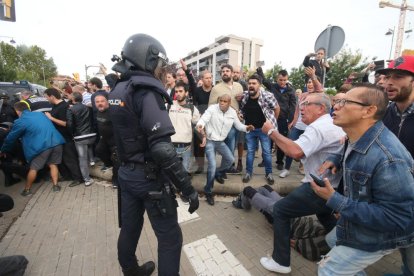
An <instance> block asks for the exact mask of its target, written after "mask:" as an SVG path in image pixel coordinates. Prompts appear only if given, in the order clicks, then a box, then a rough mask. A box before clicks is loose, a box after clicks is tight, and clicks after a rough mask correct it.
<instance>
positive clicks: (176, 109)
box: [169, 81, 200, 173]
mask: <svg viewBox="0 0 414 276" xmlns="http://www.w3.org/2000/svg"><path fill="white" fill-rule="evenodd" d="M175 95H176V99H177V100H175V101H173V104H172V105H171V107H170V110H169V115H170V120H171V122H172V125H173V126H174V129H175V134H174V135H173V136H171V141H172V143H173V145H174V147H175V151H176V152H177V155H178V156H179V157H181V158H182V160H183V165H184V168H185V170H186V171H187V173H190V159H191V140H192V137H193V127H192V124H194V125H195V124H196V123H197V122H198V120H199V119H200V113H199V112H198V109H197V108H196V107H195V106H194V105H193V104H191V103H187V100H186V99H187V96H188V85H187V84H185V83H184V82H183V81H178V82H177V83H176V84H175Z"/></svg>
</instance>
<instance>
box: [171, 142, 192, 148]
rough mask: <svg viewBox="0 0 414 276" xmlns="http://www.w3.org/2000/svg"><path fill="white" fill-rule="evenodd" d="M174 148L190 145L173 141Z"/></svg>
mask: <svg viewBox="0 0 414 276" xmlns="http://www.w3.org/2000/svg"><path fill="white" fill-rule="evenodd" d="M173 145H174V147H176V148H185V147H188V146H190V145H191V143H173Z"/></svg>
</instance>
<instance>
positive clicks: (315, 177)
mask: <svg viewBox="0 0 414 276" xmlns="http://www.w3.org/2000/svg"><path fill="white" fill-rule="evenodd" d="M310 176H311V177H312V179H313V181H315V183H316V185H318V186H319V187H325V182H323V180H322V179H320V178H319V177H317V176H315V175H313V174H310Z"/></svg>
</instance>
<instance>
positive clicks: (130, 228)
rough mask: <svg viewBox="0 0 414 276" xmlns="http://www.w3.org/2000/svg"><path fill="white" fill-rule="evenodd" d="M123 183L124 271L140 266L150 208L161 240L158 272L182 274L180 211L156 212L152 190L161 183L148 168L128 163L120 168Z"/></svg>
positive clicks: (170, 275) (120, 252) (121, 253)
mask: <svg viewBox="0 0 414 276" xmlns="http://www.w3.org/2000/svg"><path fill="white" fill-rule="evenodd" d="M118 180H119V185H120V186H121V216H122V226H121V232H120V233H119V238H118V260H119V263H120V265H121V267H122V269H123V270H126V269H131V268H134V267H136V266H137V258H136V256H135V251H136V249H137V245H138V240H139V238H140V236H141V231H142V226H143V224H144V212H145V211H147V213H148V217H149V220H150V222H151V226H152V229H154V232H155V235H156V237H157V240H158V275H160V276H165V275H168V276H175V275H179V270H180V258H181V247H182V243H183V236H182V232H181V228H180V226H179V224H178V221H177V220H178V218H177V210H176V209H175V214H171V215H166V216H162V215H156V214H155V215H154V205H153V201H151V200H149V198H148V192H149V191H152V190H153V189H154V187H156V186H157V183H156V182H155V181H149V180H147V179H146V177H145V173H144V169H143V168H139V167H134V165H133V164H132V165H130V164H128V165H125V166H121V167H120V168H119V179H118Z"/></svg>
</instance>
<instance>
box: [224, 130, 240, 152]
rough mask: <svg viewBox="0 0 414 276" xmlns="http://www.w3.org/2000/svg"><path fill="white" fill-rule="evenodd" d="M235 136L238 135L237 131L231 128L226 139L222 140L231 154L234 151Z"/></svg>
mask: <svg viewBox="0 0 414 276" xmlns="http://www.w3.org/2000/svg"><path fill="white" fill-rule="evenodd" d="M237 134H239V131H238V130H237V129H236V128H235V127H231V129H230V131H229V133H228V134H227V137H226V139H225V140H224V143H226V145H227V146H228V147H229V149H230V151H231V153H232V154H233V153H234V150H235V149H236V140H237Z"/></svg>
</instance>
